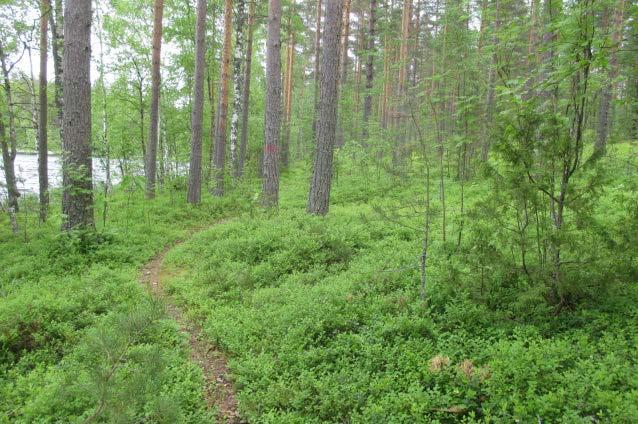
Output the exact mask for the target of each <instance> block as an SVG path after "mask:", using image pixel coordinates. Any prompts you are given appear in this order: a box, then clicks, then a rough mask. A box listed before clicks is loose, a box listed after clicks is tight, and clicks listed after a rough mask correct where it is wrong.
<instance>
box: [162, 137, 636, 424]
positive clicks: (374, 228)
mask: <svg viewBox="0 0 638 424" xmlns="http://www.w3.org/2000/svg"><path fill="white" fill-rule="evenodd" d="M632 152H633V154H634V155H635V146H628V145H622V146H619V147H618V150H617V151H616V153H617V154H618V156H615V155H613V156H614V157H615V159H610V161H609V164H610V166H611V164H613V163H616V164H618V166H619V168H618V169H615V168H612V169H614V172H616V171H618V173H617V174H615V175H614V176H613V177H612V176H610V178H612V180H613V182H610V183H609V188H608V189H606V190H605V191H604V192H602V193H600V202H599V203H598V205H597V206H596V207H595V208H593V209H592V210H591V211H589V212H590V214H589V220H588V222H589V223H590V224H591V225H590V226H588V227H587V228H584V227H582V226H578V225H575V226H574V227H573V228H572V229H571V233H572V236H571V239H570V240H569V241H566V243H567V244H568V246H569V248H570V249H571V250H570V252H569V253H570V254H571V255H573V259H574V264H575V266H573V267H568V266H565V268H566V271H565V277H564V281H565V288H564V296H565V297H569V298H570V299H571V303H570V306H568V307H567V306H566V307H564V308H562V309H561V310H560V311H558V309H557V307H556V304H555V303H552V301H550V300H549V299H550V296H548V292H549V291H550V290H549V289H548V286H547V285H546V284H545V282H544V281H543V279H542V278H541V276H540V274H536V273H535V272H536V271H535V270H534V266H535V265H536V264H535V263H534V260H533V258H532V257H533V254H530V255H529V256H530V258H528V264H527V267H528V270H527V272H526V271H525V270H523V268H522V265H521V260H520V257H519V256H518V253H517V252H514V251H513V246H518V242H519V241H518V240H514V239H513V238H512V237H511V234H510V233H511V232H510V231H508V230H507V229H506V227H507V226H515V225H516V224H515V220H514V219H513V218H512V217H511V216H510V215H507V214H508V213H510V212H508V211H507V210H503V211H502V213H501V214H499V215H496V216H499V217H501V218H502V219H503V220H504V221H503V222H502V225H503V228H502V229H500V230H499V229H496V230H494V226H493V225H490V226H488V224H489V222H490V221H491V220H492V219H493V216H494V215H492V214H485V213H484V209H485V208H488V207H489V209H490V210H495V209H499V208H503V209H505V205H504V204H502V203H501V202H503V198H501V197H499V196H496V197H495V196H493V195H492V193H493V192H492V187H491V186H489V185H485V184H483V183H468V186H467V187H466V188H465V190H466V191H465V195H466V196H467V197H468V198H469V199H471V202H467V204H466V205H465V207H466V211H467V214H468V217H471V219H469V218H466V219H465V223H464V224H463V226H464V229H463V232H462V236H461V243H460V245H459V246H457V235H458V234H457V232H458V231H459V230H460V225H461V219H462V218H461V215H460V204H459V202H458V199H459V195H460V187H459V184H458V183H456V184H454V185H451V186H450V190H449V191H448V202H449V204H448V207H449V208H450V210H452V213H451V215H452V217H451V218H450V217H448V219H449V222H448V228H447V230H448V232H449V233H450V234H452V233H453V234H454V236H453V237H452V236H449V239H452V241H448V242H446V243H444V242H442V237H441V230H440V229H438V230H437V227H438V226H439V225H440V221H441V216H440V214H438V215H437V216H436V217H435V218H434V219H433V222H432V224H431V225H432V234H431V235H430V237H431V239H432V242H431V250H430V254H429V256H430V258H431V259H430V261H429V263H428V268H427V280H428V284H427V287H426V296H425V299H421V297H420V290H419V285H420V275H419V274H420V272H419V256H420V254H421V238H422V229H421V227H422V224H423V222H422V221H423V217H422V213H420V210H421V209H422V205H423V199H421V198H420V194H419V193H422V192H423V190H422V187H420V186H418V185H415V184H414V183H411V184H402V183H401V181H400V180H397V179H390V178H382V179H381V180H380V181H376V182H370V180H369V179H366V178H363V177H361V176H360V175H359V173H358V172H357V171H355V170H352V171H351V172H344V171H341V172H340V174H339V180H338V183H337V185H336V187H335V192H334V194H333V204H332V209H331V214H330V216H329V217H327V218H312V217H308V216H306V215H305V214H304V213H302V212H301V211H302V210H303V205H304V203H305V192H304V186H305V182H306V179H305V176H304V175H305V174H304V173H303V172H296V173H294V175H292V176H290V178H289V179H287V180H286V187H287V189H285V190H284V191H283V192H282V201H281V203H282V205H286V206H285V207H283V209H282V210H281V211H280V212H279V214H278V215H274V216H273V215H270V214H256V215H253V216H250V217H241V218H237V219H232V220H229V221H227V222H224V223H222V224H220V225H216V226H213V227H211V228H210V229H208V230H205V231H203V232H201V233H198V234H196V235H195V236H194V237H193V238H192V239H191V240H190V241H188V242H187V243H185V244H183V245H181V246H179V247H177V248H176V249H175V250H173V251H172V252H171V253H169V256H168V258H167V268H168V274H169V275H172V277H171V278H170V279H169V281H168V282H167V284H168V286H169V290H170V293H171V294H172V295H173V296H174V297H175V298H176V299H178V301H179V302H181V304H183V306H184V307H185V309H186V310H188V311H189V313H190V315H191V317H192V319H194V320H196V321H198V322H201V323H203V327H204V331H205V333H206V335H207V336H208V337H210V339H211V340H212V341H213V342H214V343H215V344H217V345H219V346H220V347H221V348H223V349H224V350H225V351H227V352H228V354H229V356H230V358H231V359H230V364H231V369H232V372H233V376H234V378H235V381H236V385H237V390H238V392H239V400H240V408H241V413H242V415H243V416H245V417H246V418H247V419H248V420H249V421H250V422H272V423H279V422H299V423H311V422H362V423H363V422H365V423H373V422H378V423H387V422H410V423H412V422H457V421H462V422H515V421H518V422H537V421H538V422H582V423H585V422H601V421H602V422H626V423H629V422H634V421H636V419H638V409H637V408H636V405H638V378H637V377H636V376H637V375H638V361H637V360H636V351H637V349H638V308H637V307H636V305H637V301H638V290H637V288H636V285H635V281H636V276H637V275H636V271H637V270H638V262H637V261H636V253H637V252H636V246H637V245H636V239H635V237H636V219H635V218H636V217H635V213H636V209H635V208H636V200H638V199H637V198H636V190H635V188H634V189H633V190H629V189H628V187H633V186H634V185H635V178H634V174H633V172H623V171H622V169H621V168H623V167H624V166H625V165H623V163H624V162H623V161H621V160H618V159H619V158H621V157H628V156H625V155H627V154H632ZM625 171H627V169H625ZM372 180H373V181H374V178H372ZM632 180H634V181H632ZM410 181H415V179H411V180H410ZM436 195H437V193H436V191H434V192H433V193H432V196H433V198H435V197H436ZM627 202H633V203H631V204H633V206H632V207H630V208H627V209H624V211H623V210H621V209H619V208H613V206H612V205H614V204H621V203H622V204H627ZM594 224H595V225H594ZM590 228H594V229H595V230H593V231H592V230H591V229H590ZM486 231H490V235H486ZM533 238H534V237H531V236H530V243H531V242H532V241H533ZM478 240H483V243H484V244H479V241H478ZM621 246H622V248H620V247H621ZM618 252H624V254H622V255H620V256H618ZM481 264H483V265H482V266H483V267H484V269H483V270H480V267H481ZM477 270H480V271H479V272H476V271H477ZM608 270H614V271H613V272H610V271H608ZM576 299H578V302H576Z"/></svg>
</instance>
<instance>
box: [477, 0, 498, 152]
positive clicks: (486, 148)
mask: <svg viewBox="0 0 638 424" xmlns="http://www.w3.org/2000/svg"><path fill="white" fill-rule="evenodd" d="M494 7H495V14H496V17H495V21H494V29H493V35H492V46H493V48H494V52H493V53H492V58H491V62H490V67H489V70H488V77H487V97H486V99H485V113H484V116H483V119H484V121H483V140H482V151H481V159H482V160H483V162H485V161H487V159H488V157H489V154H490V144H491V143H490V138H491V134H490V132H491V127H492V118H493V116H494V106H495V101H496V97H495V91H496V67H497V65H498V63H497V62H498V54H497V50H496V49H497V46H498V31H499V28H500V25H501V18H500V10H499V0H495V6H494Z"/></svg>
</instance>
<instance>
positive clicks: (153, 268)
mask: <svg viewBox="0 0 638 424" xmlns="http://www.w3.org/2000/svg"><path fill="white" fill-rule="evenodd" d="M181 243H182V241H178V242H177V243H175V244H174V245H173V246H169V247H167V248H165V249H164V250H163V251H162V252H161V253H159V254H158V255H157V256H155V258H153V260H151V261H150V262H149V263H148V264H146V266H144V268H142V275H141V277H140V283H142V284H143V285H144V286H145V287H146V288H147V289H148V290H149V292H151V294H152V295H153V296H156V297H157V298H160V299H163V300H164V301H165V303H166V310H167V312H168V315H169V316H170V317H171V318H173V319H174V320H175V321H176V322H177V323H178V324H179V327H180V331H182V332H183V333H186V334H187V335H188V339H189V344H190V348H191V359H192V361H193V362H195V363H196V364H197V365H199V366H200V367H201V368H202V371H203V373H204V377H205V385H204V388H203V389H204V398H205V399H206V404H207V406H208V408H209V409H212V408H214V407H216V408H217V409H218V410H219V413H218V416H217V418H218V419H219V420H220V421H221V422H222V423H228V424H239V423H242V422H243V421H242V420H241V418H240V417H239V414H238V412H237V399H236V398H235V392H234V389H233V385H232V382H231V380H230V373H229V371H228V365H227V361H226V358H225V356H224V354H223V353H222V352H221V351H220V350H219V349H217V348H216V347H215V346H214V345H213V344H211V343H210V342H209V341H208V340H206V337H205V336H204V334H203V332H202V328H201V327H200V326H199V325H197V324H196V323H194V322H192V321H190V320H188V319H186V318H185V317H184V313H183V311H182V310H181V309H180V308H179V307H177V306H176V305H175V304H174V303H173V302H172V301H171V299H170V298H169V297H168V296H167V295H166V294H165V293H164V288H163V286H162V276H163V272H162V263H163V262H164V257H165V256H166V254H167V253H168V252H169V250H171V249H172V248H173V247H175V246H176V245H179V244H181Z"/></svg>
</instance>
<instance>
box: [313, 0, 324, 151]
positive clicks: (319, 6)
mask: <svg viewBox="0 0 638 424" xmlns="http://www.w3.org/2000/svg"><path fill="white" fill-rule="evenodd" d="M321 1H322V0H317V12H316V14H315V15H316V20H317V27H316V29H315V69H314V77H315V79H314V81H315V90H314V95H315V97H314V102H313V105H314V107H313V111H312V136H313V138H314V139H315V140H314V141H316V138H317V114H318V113H319V76H320V72H321V69H320V60H321V12H322V10H321V9H322V3H321Z"/></svg>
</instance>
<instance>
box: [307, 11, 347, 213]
mask: <svg viewBox="0 0 638 424" xmlns="http://www.w3.org/2000/svg"><path fill="white" fill-rule="evenodd" d="M342 12H343V2H342V0H328V1H327V5H326V28H325V31H324V35H323V46H324V48H323V51H324V53H323V63H322V65H323V66H322V68H321V69H322V72H321V97H320V100H319V119H318V121H317V145H316V149H315V160H314V169H313V173H312V183H311V186H310V195H309V199H308V213H310V214H313V215H326V214H327V213H328V209H329V207H330V188H331V182H332V161H333V155H334V145H335V138H336V137H335V135H336V128H337V107H338V91H339V90H338V85H339V84H338V82H339V36H340V34H341V22H342V16H343V15H342Z"/></svg>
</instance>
